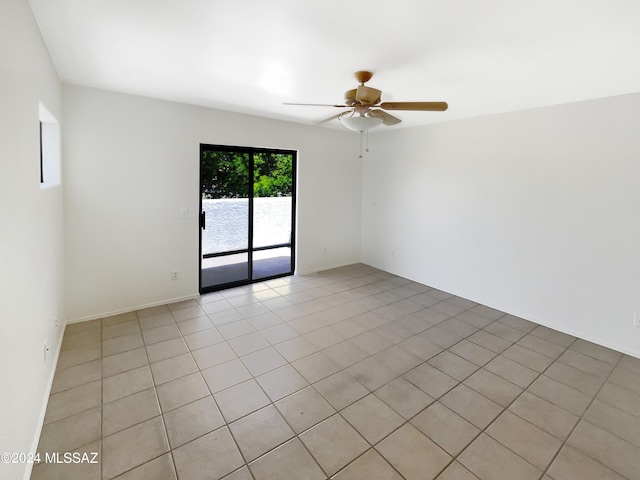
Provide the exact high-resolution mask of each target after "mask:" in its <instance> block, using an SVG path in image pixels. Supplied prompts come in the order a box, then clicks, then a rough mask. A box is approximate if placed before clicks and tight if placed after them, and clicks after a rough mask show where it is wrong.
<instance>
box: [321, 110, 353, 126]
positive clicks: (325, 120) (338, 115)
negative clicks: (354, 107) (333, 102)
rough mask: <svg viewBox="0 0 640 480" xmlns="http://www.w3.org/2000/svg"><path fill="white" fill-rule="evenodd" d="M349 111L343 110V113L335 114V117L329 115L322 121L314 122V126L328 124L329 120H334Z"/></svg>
mask: <svg viewBox="0 0 640 480" xmlns="http://www.w3.org/2000/svg"><path fill="white" fill-rule="evenodd" d="M350 111H351V110H345V111H344V112H340V113H336V114H335V115H331V116H330V117H329V118H325V119H324V120H319V121H317V122H315V125H320V124H321V123H326V122H330V121H331V120H335V119H336V118H338V117H341V116H342V115H344V114H345V113H349V112H350Z"/></svg>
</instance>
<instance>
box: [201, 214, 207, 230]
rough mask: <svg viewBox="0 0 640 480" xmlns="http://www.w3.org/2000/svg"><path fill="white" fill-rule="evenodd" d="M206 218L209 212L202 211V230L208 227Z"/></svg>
mask: <svg viewBox="0 0 640 480" xmlns="http://www.w3.org/2000/svg"><path fill="white" fill-rule="evenodd" d="M206 220H207V214H206V213H205V212H200V228H201V229H202V230H206V229H207V225H206Z"/></svg>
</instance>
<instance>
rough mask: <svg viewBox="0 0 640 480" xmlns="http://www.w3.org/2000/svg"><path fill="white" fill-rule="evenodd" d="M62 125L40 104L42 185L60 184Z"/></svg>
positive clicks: (46, 186) (43, 186) (44, 186)
mask: <svg viewBox="0 0 640 480" xmlns="http://www.w3.org/2000/svg"><path fill="white" fill-rule="evenodd" d="M60 172H61V166H60V125H59V124H58V120H56V118H55V117H54V116H53V115H52V114H51V113H50V112H49V110H47V108H46V107H45V106H44V105H42V104H40V187H41V188H48V187H52V186H55V185H60V177H61V174H60Z"/></svg>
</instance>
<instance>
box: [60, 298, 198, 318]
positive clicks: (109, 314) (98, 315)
mask: <svg viewBox="0 0 640 480" xmlns="http://www.w3.org/2000/svg"><path fill="white" fill-rule="evenodd" d="M199 296H200V294H197V293H196V294H193V295H185V296H183V297H176V298H169V299H166V300H160V301H158V302H152V303H147V304H144V305H137V306H134V307H126V308H120V309H118V310H111V311H108V312H102V313H94V314H91V315H86V316H84V317H78V318H73V319H70V320H67V322H66V323H67V324H69V323H79V322H87V321H89V320H96V319H98V318H105V317H112V316H114V315H120V314H121V313H129V312H135V311H136V310H143V309H145V308H151V307H157V306H158V305H166V304H169V303H176V302H183V301H185V300H193V299H195V298H198V297H199Z"/></svg>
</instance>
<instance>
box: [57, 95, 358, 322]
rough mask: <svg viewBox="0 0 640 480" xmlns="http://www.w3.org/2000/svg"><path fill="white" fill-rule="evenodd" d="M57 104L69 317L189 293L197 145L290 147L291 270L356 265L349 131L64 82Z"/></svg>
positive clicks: (354, 141)
mask: <svg viewBox="0 0 640 480" xmlns="http://www.w3.org/2000/svg"><path fill="white" fill-rule="evenodd" d="M63 98H64V122H63V123H64V132H65V133H64V151H65V172H64V173H65V215H66V220H65V222H66V231H65V232H66V286H67V303H68V309H67V311H68V317H69V319H70V320H72V321H74V320H81V319H88V318H96V317H99V316H102V315H105V314H109V313H115V312H119V311H126V310H131V309H136V308H140V307H143V306H145V305H152V304H157V303H163V302H167V301H170V300H172V299H180V298H185V297H189V296H192V295H195V294H197V292H198V255H199V253H198V238H199V237H198V236H199V229H198V202H199V178H198V175H199V148H200V144H201V143H209V144H225V145H242V146H261V147H273V148H286V149H293V150H298V225H297V227H298V250H297V271H298V272H303V273H305V272H310V271H315V270H320V269H325V268H330V267H333V266H338V265H345V264H349V263H353V262H358V261H359V260H360V232H361V227H360V218H361V211H360V209H361V179H362V161H361V160H360V159H358V158H357V150H358V137H357V135H356V134H353V133H350V132H342V131H334V130H329V129H326V128H318V127H308V126H302V125H296V124H291V123H286V122H279V121H274V120H268V119H264V118H258V117H253V116H248V115H240V114H234V113H229V112H222V111H216V110H212V109H206V108H201V107H195V106H190V105H184V104H178V103H172V102H167V101H162V100H154V99H149V98H144V97H138V96H132V95H125V94H119V93H113V92H107V91H103V90H95V89H89V88H83V87H77V86H71V85H65V86H64V87H63ZM183 207H186V208H188V209H189V211H190V218H189V219H188V220H182V219H180V209H181V208H183ZM324 248H326V249H327V254H326V255H325V254H324V253H323V252H324ZM172 270H177V271H178V272H179V274H180V277H181V278H180V280H178V281H172V280H171V279H170V272H171V271H172Z"/></svg>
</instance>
